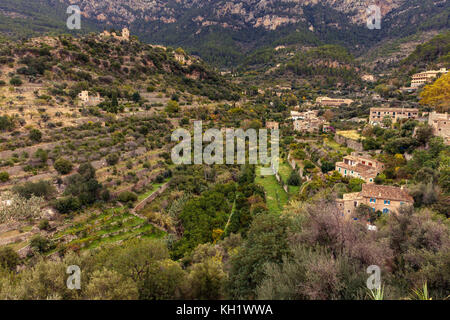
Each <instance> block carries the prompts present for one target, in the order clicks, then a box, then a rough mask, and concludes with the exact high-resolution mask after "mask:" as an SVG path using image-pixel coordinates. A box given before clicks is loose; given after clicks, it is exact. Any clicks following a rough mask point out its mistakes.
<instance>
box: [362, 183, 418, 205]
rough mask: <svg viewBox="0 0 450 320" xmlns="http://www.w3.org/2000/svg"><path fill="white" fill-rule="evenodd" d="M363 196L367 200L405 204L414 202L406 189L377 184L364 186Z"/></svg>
mask: <svg viewBox="0 0 450 320" xmlns="http://www.w3.org/2000/svg"><path fill="white" fill-rule="evenodd" d="M361 196H363V197H367V198H381V199H388V200H397V201H405V202H414V199H413V197H411V196H410V195H409V193H408V191H407V190H406V189H402V188H398V187H393V186H380V185H376V184H363V185H362V191H361Z"/></svg>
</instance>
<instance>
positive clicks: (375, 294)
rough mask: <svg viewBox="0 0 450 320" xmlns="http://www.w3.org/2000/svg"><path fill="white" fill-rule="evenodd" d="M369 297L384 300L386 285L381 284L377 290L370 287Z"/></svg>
mask: <svg viewBox="0 0 450 320" xmlns="http://www.w3.org/2000/svg"><path fill="white" fill-rule="evenodd" d="M369 297H370V298H371V299H372V300H383V298H384V287H382V286H379V287H378V288H377V289H375V290H371V289H369Z"/></svg>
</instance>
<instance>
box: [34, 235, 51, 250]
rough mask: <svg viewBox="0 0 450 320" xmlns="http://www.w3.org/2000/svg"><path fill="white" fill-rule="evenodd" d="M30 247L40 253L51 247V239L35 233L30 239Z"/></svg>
mask: <svg viewBox="0 0 450 320" xmlns="http://www.w3.org/2000/svg"><path fill="white" fill-rule="evenodd" d="M30 247H31V248H32V249H33V250H36V251H37V252H40V253H45V252H47V251H49V250H50V249H51V248H52V245H51V241H50V240H48V239H47V238H44V237H42V236H41V235H36V236H34V237H33V238H31V240H30Z"/></svg>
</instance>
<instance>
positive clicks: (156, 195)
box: [134, 182, 169, 212]
mask: <svg viewBox="0 0 450 320" xmlns="http://www.w3.org/2000/svg"><path fill="white" fill-rule="evenodd" d="M168 187H169V182H167V183H166V184H164V185H162V186H161V187H160V188H159V189H158V190H156V191H155V192H153V193H152V194H151V195H150V197H148V198H146V199H144V200H143V201H141V202H140V203H139V204H138V205H137V206H136V208H134V211H136V212H139V211H140V210H142V209H143V208H144V207H145V206H146V205H147V204H148V203H150V202H152V201H153V200H155V198H156V197H158V196H159V195H160V194H162V193H163V192H164V191H166V190H167V188H168Z"/></svg>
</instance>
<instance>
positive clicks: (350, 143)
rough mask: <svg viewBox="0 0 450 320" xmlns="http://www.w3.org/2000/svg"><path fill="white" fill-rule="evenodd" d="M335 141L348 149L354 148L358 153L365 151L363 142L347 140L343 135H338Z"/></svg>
mask: <svg viewBox="0 0 450 320" xmlns="http://www.w3.org/2000/svg"><path fill="white" fill-rule="evenodd" d="M334 140H335V141H336V142H337V143H339V144H342V145H344V146H347V147H348V148H352V149H353V150H356V151H363V150H364V147H363V144H362V143H361V142H358V141H356V140H353V139H350V138H346V137H343V136H341V135H338V134H336V135H335V136H334Z"/></svg>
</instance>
